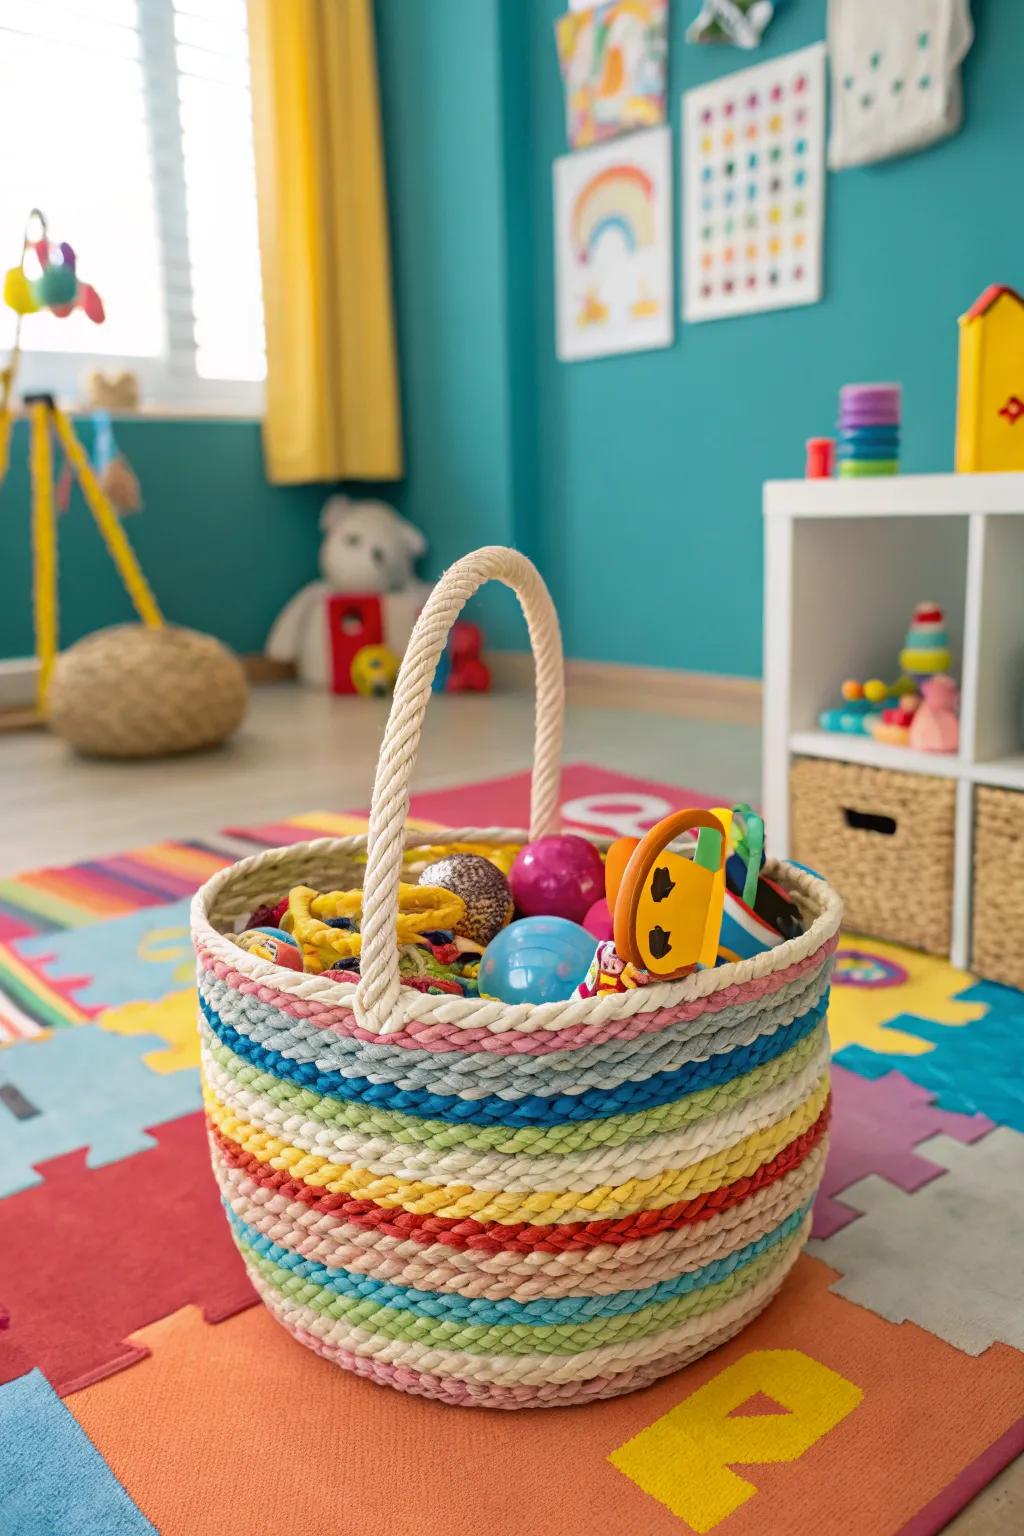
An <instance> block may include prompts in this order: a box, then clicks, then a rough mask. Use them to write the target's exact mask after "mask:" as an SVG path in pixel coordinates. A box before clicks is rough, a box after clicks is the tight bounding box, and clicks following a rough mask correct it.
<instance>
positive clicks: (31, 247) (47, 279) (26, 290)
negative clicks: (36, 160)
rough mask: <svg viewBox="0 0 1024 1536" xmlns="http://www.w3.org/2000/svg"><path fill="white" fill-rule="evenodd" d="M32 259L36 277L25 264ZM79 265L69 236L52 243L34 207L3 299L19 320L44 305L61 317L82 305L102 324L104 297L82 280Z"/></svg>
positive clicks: (4, 289)
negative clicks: (36, 268) (34, 226)
mask: <svg viewBox="0 0 1024 1536" xmlns="http://www.w3.org/2000/svg"><path fill="white" fill-rule="evenodd" d="M33 224H35V225H36V226H37V230H38V233H37V235H36V238H35V239H32V238H31V237H30V233H29V231H30V230H31V228H32V225H33ZM30 261H34V262H35V263H36V264H37V265H38V267H39V275H38V276H37V277H30V276H29V273H28V270H27V265H26V264H27V263H29V262H30ZM77 266H78V259H77V257H76V256H75V253H74V250H73V249H72V247H71V246H70V245H68V243H67V241H66V240H63V241H61V243H60V245H54V244H52V243H51V241H50V238H49V235H48V233H47V228H46V219H45V217H44V216H43V214H41V213H40V211H39V209H38V208H33V209H32V212H31V213H30V214H29V216H28V222H27V224H26V227H25V238H24V241H23V242H22V248H21V261H20V262H19V263H18V265H17V266H16V267H11V268H10V270H9V271H8V272H7V273H6V274H5V276H4V288H3V297H4V303H5V304H6V305H7V308H8V309H13V310H14V313H15V314H16V315H17V316H18V319H19V321H20V320H21V319H23V318H24V316H25V315H34V314H37V313H38V312H39V310H41V309H48V310H49V311H50V313H51V314H52V315H56V316H57V317H58V319H61V320H64V319H66V318H67V316H68V315H70V314H71V312H72V310H74V309H81V310H83V311H84V313H85V314H86V315H87V316H88V317H89V319H90V320H91V321H92V322H93V323H94V324H95V325H102V324H103V321H104V320H105V319H106V314H105V312H104V309H103V300H102V299H101V298H100V296H99V294H98V293H97V292H96V289H95V288H94V287H93V286H92V284H91V283H84V282H83V281H82V279H81V278H80V277H79V275H78V271H77ZM15 345H17V343H15Z"/></svg>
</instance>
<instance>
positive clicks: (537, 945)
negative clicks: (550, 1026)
mask: <svg viewBox="0 0 1024 1536" xmlns="http://www.w3.org/2000/svg"><path fill="white" fill-rule="evenodd" d="M593 957H594V939H593V936H592V935H591V934H589V933H587V931H586V929H585V928H581V927H580V925H579V924H578V923H571V922H568V921H567V920H566V919H565V918H564V917H551V916H547V917H521V918H518V919H517V920H516V921H515V922H512V923H509V925H508V927H507V928H502V930H501V932H500V933H498V934H496V935H495V937H494V938H493V939H492V940H491V942H490V943H489V944H488V946H487V948H486V949H485V950H484V953H483V958H482V959H481V961H480V971H479V975H478V984H479V987H480V995H481V997H495V998H497V999H498V1000H499V1001H500V1002H503V1003H561V1002H564V1001H565V1000H566V999H567V998H570V997H572V995H573V993H574V992H575V991H576V988H577V987H578V986H579V984H580V982H581V980H582V979H583V977H584V976H585V975H586V973H587V970H588V968H589V966H590V962H591V960H592V959H593Z"/></svg>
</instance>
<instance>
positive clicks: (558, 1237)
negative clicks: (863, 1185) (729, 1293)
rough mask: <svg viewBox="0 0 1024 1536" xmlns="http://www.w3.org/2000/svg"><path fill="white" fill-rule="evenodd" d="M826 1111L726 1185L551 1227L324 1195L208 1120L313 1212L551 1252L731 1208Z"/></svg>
mask: <svg viewBox="0 0 1024 1536" xmlns="http://www.w3.org/2000/svg"><path fill="white" fill-rule="evenodd" d="M831 1111H832V1098H831V1095H830V1096H829V1098H828V1099H827V1100H826V1103H825V1107H824V1109H823V1110H822V1112H821V1114H820V1115H819V1116H818V1119H817V1120H816V1121H815V1122H814V1124H813V1125H812V1126H810V1127H808V1129H807V1130H806V1131H804V1132H803V1134H802V1135H800V1136H797V1137H796V1138H795V1140H793V1141H791V1142H790V1143H789V1145H788V1146H786V1147H783V1149H782V1151H781V1152H778V1153H776V1155H775V1156H774V1157H773V1158H772V1159H771V1160H770V1161H769V1162H767V1163H762V1164H761V1166H760V1168H758V1169H757V1170H756V1172H755V1173H752V1174H748V1175H745V1176H744V1177H743V1178H740V1179H737V1180H736V1181H735V1183H733V1184H724V1185H723V1186H722V1187H721V1188H720V1189H716V1190H712V1191H711V1192H710V1193H708V1194H702V1195H697V1196H695V1197H694V1198H693V1199H692V1200H685V1201H680V1202H677V1203H676V1204H675V1205H670V1206H666V1207H665V1208H664V1209H663V1210H660V1211H640V1212H637V1213H636V1214H635V1215H632V1216H626V1217H617V1218H614V1219H612V1218H605V1219H602V1220H600V1221H590V1222H565V1223H562V1224H561V1225H555V1226H534V1225H530V1224H527V1223H525V1222H523V1223H519V1224H517V1225H512V1224H509V1225H505V1224H504V1223H502V1222H479V1221H473V1220H471V1219H465V1220H461V1219H457V1218H455V1217H451V1216H419V1215H416V1214H414V1213H412V1212H410V1211H401V1210H391V1209H385V1208H384V1207H382V1206H379V1205H376V1204H375V1203H374V1202H373V1201H372V1200H353V1199H352V1197H351V1196H350V1195H344V1194H338V1195H329V1194H328V1195H324V1194H321V1193H320V1192H319V1191H318V1190H316V1189H314V1188H313V1187H312V1186H311V1185H309V1184H306V1183H304V1182H303V1181H302V1180H300V1179H293V1178H292V1177H291V1176H290V1175H289V1174H288V1173H286V1172H285V1171H284V1170H283V1169H275V1168H271V1167H270V1166H269V1164H267V1163H261V1162H260V1161H259V1159H258V1158H256V1157H253V1156H252V1154H251V1153H248V1152H245V1151H243V1149H242V1148H241V1147H240V1146H239V1145H238V1144H237V1143H236V1142H234V1141H231V1140H230V1138H229V1137H227V1136H225V1135H224V1134H223V1133H222V1132H221V1131H219V1130H218V1129H217V1128H216V1127H215V1126H214V1125H212V1124H210V1123H209V1122H208V1130H209V1133H210V1138H211V1141H212V1142H213V1143H214V1144H215V1145H216V1147H217V1148H218V1149H219V1151H220V1154H221V1157H222V1158H223V1160H224V1162H226V1163H227V1164H228V1165H229V1166H230V1167H232V1168H241V1169H243V1170H244V1172H245V1173H246V1174H247V1175H248V1176H249V1177H250V1178H252V1179H253V1180H255V1182H256V1183H258V1184H261V1185H262V1186H263V1187H264V1188H265V1189H273V1190H276V1191H277V1192H278V1193H280V1194H282V1195H284V1196H285V1197H286V1198H287V1199H288V1200H298V1201H301V1202H302V1203H303V1204H304V1205H308V1206H310V1207H311V1208H312V1209H313V1210H316V1211H320V1212H323V1213H329V1214H331V1215H333V1216H337V1217H338V1218H339V1219H341V1220H344V1221H348V1222H352V1223H353V1224H354V1225H356V1226H360V1227H364V1228H367V1229H369V1228H376V1229H377V1230H378V1231H380V1232H382V1233H383V1234H385V1235H386V1236H389V1237H398V1238H413V1239H414V1240H415V1241H417V1242H420V1243H446V1244H447V1245H448V1246H449V1247H451V1248H462V1249H475V1250H479V1251H481V1252H485V1253H500V1252H503V1251H508V1250H512V1251H515V1252H520V1253H529V1252H532V1251H533V1250H534V1249H538V1248H539V1249H541V1250H542V1251H544V1252H547V1253H555V1252H558V1251H560V1250H563V1249H567V1248H593V1247H596V1246H597V1245H599V1244H601V1243H628V1242H633V1241H635V1240H636V1239H637V1238H642V1237H652V1236H653V1235H654V1234H655V1233H657V1232H666V1231H669V1230H673V1231H674V1230H677V1229H678V1228H680V1227H684V1226H688V1225H690V1224H692V1223H694V1222H699V1221H704V1220H706V1219H707V1218H708V1217H709V1216H713V1215H716V1214H717V1213H718V1212H719V1211H725V1210H729V1209H730V1208H731V1207H732V1206H734V1205H738V1204H739V1202H740V1201H741V1200H746V1199H747V1198H748V1196H750V1195H752V1194H754V1193H755V1191H757V1190H759V1189H763V1188H764V1187H765V1185H767V1184H772V1183H774V1182H775V1180H776V1179H781V1178H782V1177H783V1175H784V1174H787V1173H789V1172H791V1170H792V1169H794V1168H796V1167H797V1166H798V1165H799V1164H800V1163H802V1162H803V1160H804V1158H805V1157H806V1156H807V1154H808V1153H809V1152H810V1151H811V1150H812V1148H814V1147H815V1146H817V1144H818V1142H819V1141H820V1140H821V1138H822V1137H823V1136H824V1134H825V1132H826V1130H827V1129H828V1122H829V1117H830V1115H831Z"/></svg>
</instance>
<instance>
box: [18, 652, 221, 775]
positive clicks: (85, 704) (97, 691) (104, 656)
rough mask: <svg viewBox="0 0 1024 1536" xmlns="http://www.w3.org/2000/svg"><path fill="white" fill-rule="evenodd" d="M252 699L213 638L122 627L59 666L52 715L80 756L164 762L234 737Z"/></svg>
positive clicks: (65, 656) (54, 679) (53, 727)
mask: <svg viewBox="0 0 1024 1536" xmlns="http://www.w3.org/2000/svg"><path fill="white" fill-rule="evenodd" d="M247 698H248V687H247V685H246V681H245V673H244V672H243V670H242V667H241V663H240V662H239V660H238V658H237V656H234V655H232V653H231V652H230V651H229V650H228V649H227V647H226V646H223V645H221V643H220V641H219V640H215V639H214V638H213V636H212V635H203V634H200V633H199V631H198V630H195V629H178V628H175V627H174V626H171V625H166V626H163V627H161V628H159V629H154V628H147V627H146V626H145V625H142V624H118V625H115V626H114V627H112V628H110V629H100V630H97V631H96V633H95V634H92V635H87V636H86V638H85V639H84V640H79V641H78V643H77V644H76V645H72V646H70V647H69V649H68V650H66V651H65V652H64V654H63V655H62V656H61V657H60V658H59V659H58V661H57V664H56V666H55V667H54V670H53V677H52V678H51V680H50V687H49V691H48V693H47V698H46V715H47V720H48V723H49V725H50V728H51V730H53V731H54V732H55V733H56V734H57V735H58V736H62V737H63V738H64V740H65V741H67V742H70V744H71V745H72V746H73V747H76V748H77V749H78V751H79V752H86V753H89V754H92V755H95V756H98V757H165V756H168V755H169V754H171V753H176V752H192V751H194V750H195V749H196V748H198V747H211V746H214V745H216V743H217V742H221V741H223V740H224V739H225V738H226V737H227V736H230V735H231V732H232V731H233V730H235V728H236V727H237V726H238V724H239V722H240V721H241V719H242V716H243V715H244V714H245V706H246V701H247Z"/></svg>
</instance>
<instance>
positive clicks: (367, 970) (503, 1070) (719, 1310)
mask: <svg viewBox="0 0 1024 1536" xmlns="http://www.w3.org/2000/svg"><path fill="white" fill-rule="evenodd" d="M488 577H496V578H497V579H498V580H500V581H503V582H504V583H505V584H506V585H507V586H510V587H512V588H513V589H514V590H515V591H516V593H517V594H518V596H519V599H520V602H521V604H522V606H523V609H524V612H525V614H526V618H527V622H528V624H529V629H530V638H531V641H532V644H533V649H534V654H535V657H536V663H537V695H538V698H537V727H536V737H535V754H534V772H533V792H532V805H531V828H530V834H527V833H526V832H516V831H512V830H510V829H507V828H495V827H486V828H480V827H477V828H462V829H460V830H457V831H452V832H450V833H446V834H444V836H445V838H446V839H447V840H448V843H449V845H450V846H452V847H454V846H460V845H461V846H465V845H467V844H468V845H470V846H471V847H479V846H481V845H486V846H488V847H491V846H493V845H495V844H501V845H505V846H507V845H511V846H515V845H517V844H521V843H522V842H523V841H524V839H525V838H526V837H527V835H531V836H533V837H539V836H542V835H544V834H546V833H549V832H552V831H554V830H555V829H556V828H557V826H558V806H559V756H560V748H561V734H562V705H563V684H562V655H561V646H560V642H559V635H558V623H557V619H556V618H555V613H554V609H553V607H552V604H551V599H550V597H549V596H548V593H547V591H546V590H545V588H544V585H543V583H542V582H541V580H540V577H539V576H538V574H537V572H536V570H535V569H534V568H533V566H532V565H531V564H530V563H529V561H528V560H526V559H525V558H524V557H523V556H522V555H520V554H517V553H516V552H515V551H514V550H509V549H484V550H479V551H478V552H477V553H476V554H475V555H470V556H467V558H466V559H464V560H461V561H459V563H458V564H457V565H455V566H453V567H452V569H451V570H450V571H448V572H447V574H446V575H445V576H444V577H443V578H442V580H441V581H440V582H439V583H438V584H437V586H436V587H435V588H434V590H433V592H432V593H431V595H430V597H429V598H428V600H427V603H426V605H425V607H424V609H423V612H422V613H421V615H420V617H419V620H418V621H417V625H416V629H415V631H414V632H413V636H412V639H411V641H410V643H409V648H408V650H407V651H406V654H405V658H404V660H403V662H402V669H401V672H400V674H399V678H398V685H397V687H396V690H395V699H394V705H393V707H392V711H391V718H390V720H389V722H388V727H387V731H386V733H385V737H384V743H383V746H382V748H381V753H380V759H379V762H378V766H377V777H376V782H375V784H374V791H373V802H372V806H371V811H370V827H369V833H368V836H367V837H348V838H339V839H325V840H322V841H316V842H310V843H299V844H296V845H294V846H292V847H288V848H275V849H269V850H267V851H266V852H263V853H261V854H258V855H256V856H255V857H253V858H250V859H246V860H244V861H243V862H242V863H240V864H236V865H234V866H233V867H232V868H230V869H227V870H222V871H221V872H220V873H218V874H217V875H215V876H214V877H213V878H212V879H211V880H209V881H208V882H207V884H206V885H204V886H203V888H202V889H201V890H200V891H199V892H198V894H197V895H196V897H195V900H194V902H193V905H192V937H193V941H194V943H195V948H196V954H197V957H198V968H199V1033H200V1040H201V1049H202V1065H203V1082H204V1098H205V1106H206V1116H207V1124H208V1128H209V1135H210V1148H211V1153H212V1159H213V1167H214V1172H215V1175H216V1178H217V1182H218V1184H219V1187H220V1193H221V1198H222V1200H223V1202H224V1207H225V1213H226V1216H227V1219H228V1222H229V1223H230V1227H231V1231H232V1234H233V1236H234V1239H235V1242H236V1243H237V1245H238V1247H239V1250H240V1251H241V1254H242V1257H243V1259H244V1261H245V1265H246V1268H247V1270H248V1272H249V1276H250V1278H251V1280H252V1282H253V1285H254V1286H255V1287H256V1290H257V1291H258V1292H259V1294H260V1296H261V1297H262V1298H263V1300H264V1302H265V1303H266V1305H267V1307H268V1308H269V1309H270V1311H271V1313H272V1314H273V1316H274V1317H275V1318H276V1319H277V1321H278V1322H279V1323H280V1324H281V1325H282V1326H283V1327H284V1328H286V1329H287V1330H288V1332H289V1333H291V1334H292V1335H293V1336H294V1337H295V1338H296V1339H298V1340H299V1342H300V1343H302V1344H304V1345H306V1347H307V1348H309V1349H312V1350H315V1351H316V1352H317V1353H318V1354H320V1355H322V1356H324V1357H325V1358H326V1359H328V1360H331V1361H333V1362H335V1363H336V1364H337V1365H339V1366H342V1367H343V1368H344V1369H346V1370H349V1371H354V1372H357V1373H358V1374H359V1375H361V1376H366V1377H369V1378H370V1379H371V1380H373V1381H376V1382H380V1383H384V1384H387V1385H388V1386H391V1387H396V1388H398V1389H399V1390H400V1391H403V1392H413V1393H420V1394H423V1395H425V1396H428V1397H435V1398H440V1399H441V1400H442V1401H444V1402H446V1403H453V1404H462V1405H474V1406H486V1407H491V1408H527V1407H559V1406H562V1405H565V1404H569V1403H586V1402H589V1401H592V1400H593V1399H595V1398H602V1397H613V1396H615V1395H616V1394H618V1393H621V1392H629V1391H632V1390H634V1389H635V1388H637V1387H643V1386H646V1385H647V1384H648V1383H649V1382H652V1381H654V1380H656V1379H657V1378H658V1377H659V1376H663V1375H665V1374H666V1373H667V1372H669V1371H674V1370H677V1369H678V1368H679V1367H680V1366H682V1365H685V1364H686V1362H687V1361H689V1360H694V1359H696V1358H697V1357H698V1356H699V1355H702V1354H705V1353H706V1352H707V1351H708V1350H709V1349H713V1348H715V1347H716V1346H717V1345H719V1344H721V1343H723V1342H724V1341H725V1340H726V1339H729V1338H731V1337H732V1335H733V1334H735V1333H737V1332H738V1331H739V1330H740V1329H741V1328H743V1327H745V1326H746V1324H747V1323H749V1322H750V1321H751V1319H752V1318H754V1317H756V1316H757V1314H758V1312H760V1310H761V1309H762V1307H764V1306H766V1305H767V1304H768V1302H769V1301H770V1300H771V1298H772V1296H774V1295H775V1293H776V1291H777V1290H778V1289H779V1287H780V1285H781V1284H782V1283H783V1281H784V1279H785V1277H786V1275H787V1274H788V1273H789V1271H790V1269H791V1267H792V1265H793V1264H794V1263H795V1262H796V1259H797V1257H798V1255H799V1253H800V1250H801V1248H802V1247H803V1244H804V1241H805V1240H806V1238H807V1234H808V1231H809V1228H810V1220H811V1205H812V1202H813V1199H814V1193H815V1190H816V1188H817V1186H818V1183H819V1181H820V1179H821V1175H822V1170H823V1167H824V1160H825V1154H826V1148H827V1144H828V1135H827V1128H828V1120H829V1107H830V1094H829V1051H828V1033H827V1026H826V1021H825V1015H826V1009H827V1005H828V987H829V973H830V971H831V966H832V955H833V952H834V950H835V945H836V934H837V930H838V927H839V922H840V917H841V911H842V909H841V904H840V902H839V899H838V897H837V896H836V895H835V893H834V892H833V891H832V890H831V889H830V887H829V886H828V885H827V884H826V883H825V881H823V880H818V879H815V878H813V877H812V876H810V875H809V874H806V873H803V872H802V871H800V870H798V869H796V868H794V867H793V866H791V865H787V864H779V863H769V865H768V866H767V869H768V873H769V874H771V876H772V878H773V879H775V880H777V881H780V882H781V883H782V884H783V885H784V886H785V887H786V888H787V890H789V891H790V892H791V893H792V895H793V896H794V898H795V899H796V900H797V902H798V903H799V904H800V907H801V911H802V912H803V915H804V918H805V921H806V923H807V928H806V932H805V933H804V934H802V935H801V936H800V937H799V938H797V939H792V940H789V941H787V942H786V943H783V944H779V945H777V946H776V947H775V948H774V949H771V950H768V951H766V952H764V953H762V954H758V955H755V956H754V957H753V958H752V959H750V960H745V961H741V962H737V963H735V964H731V965H724V966H721V967H719V968H718V969H716V970H706V971H699V972H696V973H695V974H693V975H690V976H687V977H685V978H683V979H682V980H681V981H673V982H667V983H659V984H657V985H653V986H650V987H638V988H636V989H634V990H633V991H629V992H624V993H609V994H606V995H603V996H602V995H599V996H597V997H588V998H576V997H573V998H570V999H568V1000H567V1001H565V1002H557V1003H547V1004H544V1005H541V1006H533V1005H530V1004H519V1005H515V1006H512V1005H509V1004H506V1003H502V1002H497V1001H494V1000H492V999H489V998H485V997H468V998H463V997H452V996H449V995H446V994H445V995H431V994H429V993H424V992H420V991H418V990H416V989H415V988H414V987H407V986H402V985H401V977H400V973H399V960H398V951H397V944H396V924H397V919H398V892H399V882H400V880H401V879H402V878H403V877H404V878H409V876H410V874H411V870H410V864H414V863H415V858H416V851H417V849H418V848H421V847H422V846H423V845H424V844H428V843H429V844H433V845H435V847H434V850H433V851H432V852H431V855H430V857H431V858H434V857H437V849H436V844H437V842H438V834H437V832H436V831H435V832H427V833H416V832H413V831H411V830H410V829H408V828H407V826H406V816H407V812H408V808H409V781H410V776H411V773H412V766H413V763H414V761H415V756H416V748H417V745H418V742H419V736H420V729H421V726H422V723H423V717H424V712H425V710H426V706H427V701H428V700H429V698H430V696H431V681H432V678H433V675H434V669H435V667H436V665H437V661H438V659H439V657H440V656H441V654H442V651H443V649H444V646H445V643H446V639H447V635H448V632H449V630H450V628H451V625H452V623H453V622H454V621H455V619H456V618H457V616H458V614H459V611H460V610H461V608H462V606H463V604H464V603H465V602H466V600H467V598H469V597H470V596H472V594H473V592H474V591H475V590H476V589H477V587H478V586H479V585H480V584H481V582H482V581H484V580H486V579H487V578H488ZM595 841H598V840H597V839H595ZM606 841H607V840H606ZM422 862H424V861H422V859H421V863H422ZM302 884H306V885H310V886H312V887H313V888H314V889H320V890H340V889H349V888H351V887H352V886H353V885H359V884H361V885H362V887H363V892H364V896H363V913H362V921H361V931H360V935H359V937H360V943H361V953H360V968H361V975H360V976H359V978H358V979H356V978H353V977H352V976H351V974H350V973H348V974H347V973H344V972H336V973H331V972H324V973H323V974H320V975H312V974H308V973H300V972H296V971H294V970H288V969H286V968H284V967H283V966H278V965H276V964H274V963H272V962H271V961H269V960H265V959H261V958H260V957H259V956H258V955H256V954H252V953H249V952H248V951H246V950H243V949H241V948H239V946H238V945H237V944H235V943H233V942H232V939H231V937H230V935H231V934H232V933H234V932H236V931H237V930H238V928H239V927H244V926H246V924H247V922H248V918H249V914H250V913H251V912H252V910H253V908H254V907H257V906H259V905H261V904H263V903H264V902H267V901H272V902H273V901H277V900H278V899H279V897H280V896H281V895H283V894H284V893H285V892H287V891H288V890H289V888H290V887H293V886H296V885H302ZM309 1411H310V1412H311V1413H315V1412H316V1411H317V1405H316V1404H315V1403H311V1404H310V1405H309Z"/></svg>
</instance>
